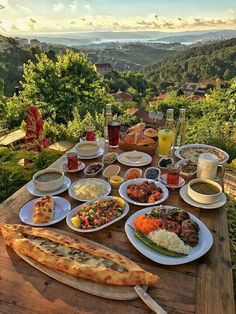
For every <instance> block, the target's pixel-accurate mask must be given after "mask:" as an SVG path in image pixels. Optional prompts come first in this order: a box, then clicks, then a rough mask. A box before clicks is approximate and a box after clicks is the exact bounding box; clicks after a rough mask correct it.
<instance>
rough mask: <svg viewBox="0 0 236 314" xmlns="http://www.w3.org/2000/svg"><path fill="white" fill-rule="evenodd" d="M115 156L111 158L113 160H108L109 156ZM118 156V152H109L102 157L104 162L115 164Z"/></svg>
mask: <svg viewBox="0 0 236 314" xmlns="http://www.w3.org/2000/svg"><path fill="white" fill-rule="evenodd" d="M113 156H114V158H111V160H109V161H108V158H109V157H113ZM117 156H118V154H116V153H107V154H105V155H104V156H103V157H102V162H104V164H108V165H109V164H113V162H115V161H116V159H117Z"/></svg>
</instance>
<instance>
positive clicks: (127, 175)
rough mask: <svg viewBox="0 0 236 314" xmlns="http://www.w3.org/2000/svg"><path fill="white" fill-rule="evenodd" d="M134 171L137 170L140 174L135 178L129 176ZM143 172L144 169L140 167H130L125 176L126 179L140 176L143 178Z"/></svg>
mask: <svg viewBox="0 0 236 314" xmlns="http://www.w3.org/2000/svg"><path fill="white" fill-rule="evenodd" d="M133 171H135V172H136V171H137V174H138V176H137V177H135V178H129V175H130V174H131V172H133ZM142 174H143V171H142V169H139V168H130V169H128V170H127V171H126V173H125V175H124V178H125V180H132V179H138V178H141V177H142Z"/></svg>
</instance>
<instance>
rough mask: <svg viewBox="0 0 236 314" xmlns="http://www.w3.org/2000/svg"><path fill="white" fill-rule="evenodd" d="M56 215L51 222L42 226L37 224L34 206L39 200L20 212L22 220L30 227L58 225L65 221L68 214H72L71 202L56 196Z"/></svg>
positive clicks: (27, 204)
mask: <svg viewBox="0 0 236 314" xmlns="http://www.w3.org/2000/svg"><path fill="white" fill-rule="evenodd" d="M53 199H54V214H53V219H52V220H51V221H49V222H44V223H40V224H36V223H34V221H33V214H34V213H33V206H34V203H35V201H36V200H37V199H34V200H32V201H29V202H28V203H26V204H25V205H24V206H23V207H22V208H21V210H20V214H19V216H20V220H21V221H23V222H24V223H26V224H27V225H30V226H35V227H45V226H51V225H54V224H56V223H57V222H59V221H61V220H63V219H64V218H65V217H66V216H67V214H68V213H69V212H70V209H71V205H70V202H69V201H67V200H66V199H65V198H62V197H58V196H54V197H53Z"/></svg>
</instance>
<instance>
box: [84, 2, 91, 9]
mask: <svg viewBox="0 0 236 314" xmlns="http://www.w3.org/2000/svg"><path fill="white" fill-rule="evenodd" d="M84 9H85V10H88V11H90V10H91V5H90V4H89V3H86V4H85V5H84Z"/></svg>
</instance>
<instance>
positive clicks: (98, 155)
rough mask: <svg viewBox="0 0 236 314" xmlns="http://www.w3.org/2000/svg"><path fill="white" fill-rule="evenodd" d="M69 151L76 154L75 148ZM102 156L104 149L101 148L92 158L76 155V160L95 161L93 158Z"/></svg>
mask: <svg viewBox="0 0 236 314" xmlns="http://www.w3.org/2000/svg"><path fill="white" fill-rule="evenodd" d="M71 151H72V152H76V153H78V151H77V149H76V148H73V149H72V150H71ZM103 154H104V149H103V148H102V147H99V148H98V153H97V154H96V155H93V156H80V154H79V153H78V159H95V158H98V157H100V156H102V155H103Z"/></svg>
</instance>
